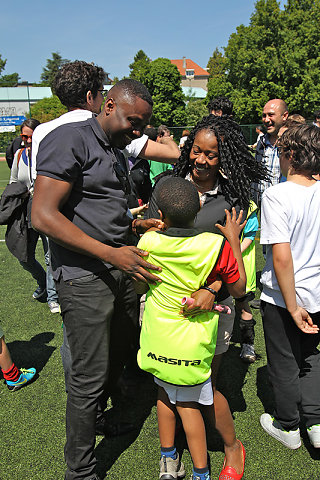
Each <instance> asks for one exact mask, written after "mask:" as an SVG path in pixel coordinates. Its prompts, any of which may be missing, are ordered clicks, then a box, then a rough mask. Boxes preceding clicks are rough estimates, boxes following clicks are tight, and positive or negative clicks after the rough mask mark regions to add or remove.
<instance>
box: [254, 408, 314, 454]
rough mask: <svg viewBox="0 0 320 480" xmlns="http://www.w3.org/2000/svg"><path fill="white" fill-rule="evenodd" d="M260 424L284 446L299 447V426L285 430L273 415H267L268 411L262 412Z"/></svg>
mask: <svg viewBox="0 0 320 480" xmlns="http://www.w3.org/2000/svg"><path fill="white" fill-rule="evenodd" d="M260 424H261V427H262V428H263V430H264V431H265V432H267V433H268V434H269V435H271V437H273V438H275V439H276V440H278V442H280V443H282V445H284V446H285V447H288V448H291V450H295V449H296V448H299V447H301V438H300V430H299V428H297V429H296V430H289V431H287V430H285V429H284V428H283V427H282V426H281V425H280V423H279V422H277V420H276V419H275V418H274V417H272V416H271V415H269V413H263V414H262V415H261V417H260ZM319 438H320V434H319Z"/></svg>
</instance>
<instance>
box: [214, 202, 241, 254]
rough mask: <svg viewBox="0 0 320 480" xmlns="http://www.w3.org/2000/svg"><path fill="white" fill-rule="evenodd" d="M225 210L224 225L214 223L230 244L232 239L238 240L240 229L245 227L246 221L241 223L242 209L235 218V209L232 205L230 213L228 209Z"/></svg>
mask: <svg viewBox="0 0 320 480" xmlns="http://www.w3.org/2000/svg"><path fill="white" fill-rule="evenodd" d="M225 212H226V225H225V227H223V226H222V225H219V224H218V223H216V225H215V226H216V227H217V228H218V229H219V230H220V232H221V233H222V234H223V235H224V236H225V237H226V239H227V240H228V241H229V243H230V245H232V242H233V241H234V240H239V236H240V233H241V231H242V229H243V228H244V227H245V225H246V223H247V221H246V220H245V221H244V222H242V223H241V220H242V215H243V210H240V212H239V216H238V218H237V213H236V209H235V208H234V207H232V210H231V214H230V212H229V211H228V210H225Z"/></svg>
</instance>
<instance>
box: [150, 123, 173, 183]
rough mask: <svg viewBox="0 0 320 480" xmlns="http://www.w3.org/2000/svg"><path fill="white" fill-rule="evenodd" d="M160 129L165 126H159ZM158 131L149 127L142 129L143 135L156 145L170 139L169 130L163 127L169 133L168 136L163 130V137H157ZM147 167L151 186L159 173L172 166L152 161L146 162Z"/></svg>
mask: <svg viewBox="0 0 320 480" xmlns="http://www.w3.org/2000/svg"><path fill="white" fill-rule="evenodd" d="M161 127H165V125H161ZM159 129H160V127H159V128H158V131H157V129H156V128H154V127H152V126H151V125H147V126H146V128H145V129H144V134H145V135H147V137H148V138H149V139H150V140H153V141H154V142H158V143H163V142H165V141H166V139H167V138H168V137H169V138H170V130H169V129H168V128H167V127H165V129H166V130H167V132H169V135H167V134H165V130H163V135H159ZM148 161H149V165H150V180H151V183H152V186H153V185H154V183H155V182H154V178H155V177H156V176H157V175H160V173H163V172H166V171H167V170H171V169H172V165H170V164H168V163H160V162H155V161H153V160H148Z"/></svg>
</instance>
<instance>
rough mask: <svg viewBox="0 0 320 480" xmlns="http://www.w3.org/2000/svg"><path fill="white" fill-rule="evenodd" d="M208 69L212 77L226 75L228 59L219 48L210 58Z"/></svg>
mask: <svg viewBox="0 0 320 480" xmlns="http://www.w3.org/2000/svg"><path fill="white" fill-rule="evenodd" d="M207 69H208V72H209V73H210V77H215V76H217V75H224V73H225V70H226V59H225V57H224V56H223V54H222V53H221V52H220V50H219V49H218V48H216V49H215V50H214V52H213V54H212V57H210V58H209V61H208V65H207Z"/></svg>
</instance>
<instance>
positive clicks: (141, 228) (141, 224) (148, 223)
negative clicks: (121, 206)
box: [135, 218, 166, 234]
mask: <svg viewBox="0 0 320 480" xmlns="http://www.w3.org/2000/svg"><path fill="white" fill-rule="evenodd" d="M151 227H154V228H156V229H157V230H165V229H166V225H165V224H164V223H163V221H162V220H159V219H157V218H148V219H146V220H142V219H141V218H138V219H136V220H135V229H136V232H137V233H141V234H142V233H145V232H146V231H147V230H149V228H151Z"/></svg>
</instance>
